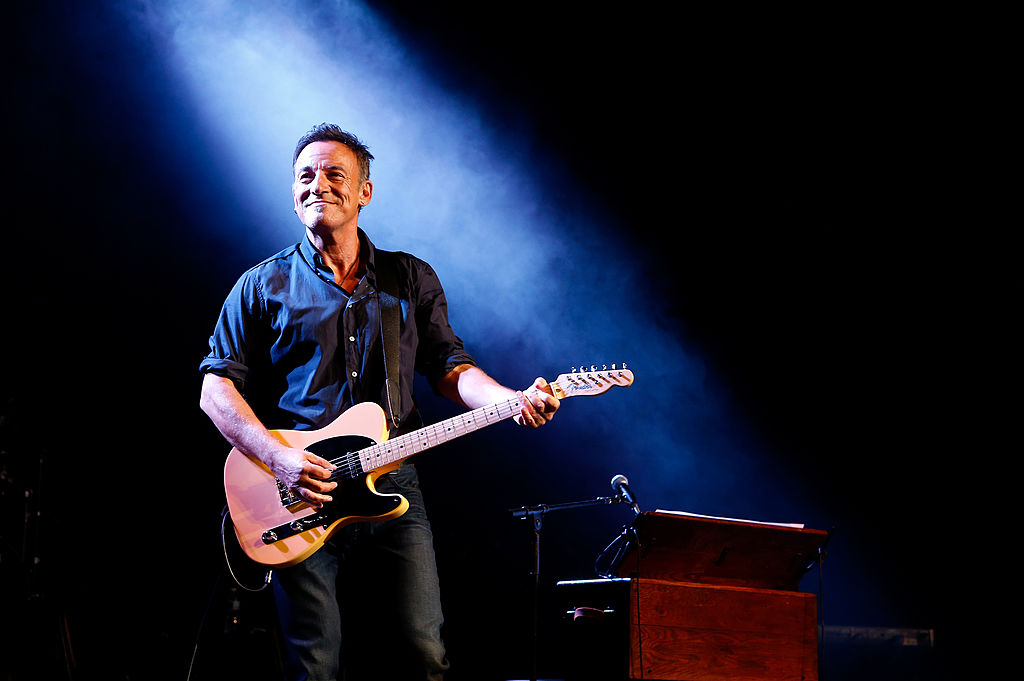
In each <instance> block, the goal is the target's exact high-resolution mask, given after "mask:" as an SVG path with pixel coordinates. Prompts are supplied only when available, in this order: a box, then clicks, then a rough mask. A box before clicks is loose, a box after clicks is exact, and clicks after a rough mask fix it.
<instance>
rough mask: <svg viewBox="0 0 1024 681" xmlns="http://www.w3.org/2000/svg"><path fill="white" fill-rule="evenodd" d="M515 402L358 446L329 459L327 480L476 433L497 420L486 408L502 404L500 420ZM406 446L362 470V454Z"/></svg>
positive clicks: (561, 384) (382, 455) (562, 386)
mask: <svg viewBox="0 0 1024 681" xmlns="http://www.w3.org/2000/svg"><path fill="white" fill-rule="evenodd" d="M581 373H582V372H581ZM595 373H596V374H597V376H598V378H599V379H600V378H602V373H604V372H595ZM619 375H620V376H621V375H622V374H621V373H620V374H619ZM588 378H589V376H588ZM603 379H604V380H605V381H607V382H609V383H615V381H613V380H612V379H611V375H610V374H609V373H605V375H604V376H603ZM565 380H566V381H568V382H570V383H574V384H575V381H572V380H571V379H568V378H567V379H565ZM552 386H553V387H554V388H557V389H558V390H560V391H561V392H562V393H565V391H566V387H567V385H566V382H565V381H563V380H556V381H554V382H553V383H552ZM518 403H519V400H518V398H511V399H509V400H507V401H505V402H504V403H502V402H497V403H495V404H491V405H487V406H484V407H480V408H478V409H474V410H472V411H469V412H466V413H465V414H462V415H460V416H456V417H453V418H451V419H447V420H445V421H442V422H440V423H435V424H433V425H430V426H425V427H424V428H421V429H419V430H416V431H413V432H412V433H406V434H405V435H402V436H399V437H397V438H395V439H393V440H384V441H382V442H376V443H374V444H372V445H370V446H368V447H364V448H363V449H359V450H356V451H354V452H346V453H345V454H343V455H342V456H340V457H338V458H336V459H334V460H331V463H332V464H333V465H334V466H336V467H337V468H336V470H335V472H334V473H333V474H332V475H331V477H330V478H329V479H330V480H336V479H337V478H338V477H339V476H341V477H344V478H346V479H349V480H354V479H356V478H358V477H360V476H361V475H362V474H363V473H369V472H371V471H373V470H376V469H377V468H380V467H381V466H382V465H387V464H389V463H394V462H395V461H402V460H404V459H407V458H409V457H410V456H412V455H413V454H416V453H418V451H425V450H426V449H430V448H431V447H434V446H436V445H439V444H444V443H445V442H448V441H449V440H452V439H455V438H457V437H460V436H462V435H466V434H468V433H472V432H475V431H476V430H479V429H480V428H483V427H485V426H487V425H490V424H491V423H496V422H497V421H488V420H487V417H486V413H487V412H488V410H494V411H496V412H497V413H499V414H501V413H502V407H504V409H506V410H509V411H508V413H507V414H505V415H502V416H500V417H499V419H498V420H499V421H503V420H505V419H508V418H511V417H514V416H515V413H516V412H515V410H514V409H513V407H515V406H518ZM481 416H483V417H484V422H483V423H482V424H480V423H479V417H481ZM460 422H461V423H462V424H463V425H464V426H465V429H464V430H461V431H459V430H458V429H457V428H456V426H457V425H459V424H460ZM445 424H451V425H450V426H448V427H444V426H445ZM442 427H444V432H442ZM453 429H455V432H454V433H451V434H450V435H449V433H448V431H452V430H453ZM414 436H415V437H414ZM421 436H422V437H423V444H424V446H423V447H422V448H420V449H419V450H418V451H417V450H416V447H415V443H416V442H418V441H419V440H420V437H421ZM407 445H411V447H410V449H412V450H414V451H413V452H412V454H405V453H402V454H401V455H400V456H398V457H397V458H393V459H391V460H385V461H379V462H378V465H372V466H370V468H369V469H365V470H364V465H363V455H364V454H365V455H368V458H369V457H370V456H373V452H374V450H377V454H376V457H377V458H378V459H383V458H385V455H389V454H391V452H392V450H394V449H395V447H396V446H397V447H398V449H399V450H401V449H404V448H405V447H406V446H407Z"/></svg>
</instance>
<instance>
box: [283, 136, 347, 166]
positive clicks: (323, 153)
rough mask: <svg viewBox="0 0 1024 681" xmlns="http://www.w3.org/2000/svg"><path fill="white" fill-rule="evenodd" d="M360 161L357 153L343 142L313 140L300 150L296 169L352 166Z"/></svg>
mask: <svg viewBox="0 0 1024 681" xmlns="http://www.w3.org/2000/svg"><path fill="white" fill-rule="evenodd" d="M357 163H358V159H356V154H355V152H354V151H352V150H351V149H349V148H348V147H347V146H345V145H344V144H342V143H341V142H334V141H326V142H312V143H310V144H307V145H306V147H305V148H304V149H303V150H302V151H300V152H299V156H298V158H296V159H295V169H296V170H298V169H300V168H312V167H319V168H329V167H351V166H353V165H356V164H357Z"/></svg>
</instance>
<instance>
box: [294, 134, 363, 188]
mask: <svg viewBox="0 0 1024 681" xmlns="http://www.w3.org/2000/svg"><path fill="white" fill-rule="evenodd" d="M313 142H340V143H342V144H344V145H345V146H346V147H348V148H349V149H351V150H352V153H354V154H355V155H356V160H358V161H359V172H360V174H361V175H362V178H360V179H361V180H363V181H364V182H365V181H366V180H369V179H370V161H371V160H372V159H373V154H371V153H370V150H369V149H367V147H366V145H365V144H363V143H362V142H360V141H359V138H358V137H356V136H355V135H353V134H352V133H350V132H345V131H344V130H342V129H341V128H340V127H338V126H337V125H335V124H334V123H321V124H320V125H314V126H313V127H312V128H310V130H309V132H307V133H306V134H305V135H303V136H302V137H301V138H299V142H298V144H296V145H295V153H294V154H292V168H294V167H295V161H297V160H298V159H299V154H301V153H302V150H303V149H305V148H306V147H308V146H309V145H310V144H312V143H313Z"/></svg>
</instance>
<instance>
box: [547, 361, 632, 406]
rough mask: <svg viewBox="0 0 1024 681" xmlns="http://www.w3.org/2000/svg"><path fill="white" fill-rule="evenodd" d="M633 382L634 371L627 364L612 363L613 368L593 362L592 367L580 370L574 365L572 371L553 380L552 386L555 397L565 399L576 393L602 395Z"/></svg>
mask: <svg viewBox="0 0 1024 681" xmlns="http://www.w3.org/2000/svg"><path fill="white" fill-rule="evenodd" d="M632 384H633V372H632V371H630V370H629V369H627V368H626V365H625V364H623V365H622V366H621V367H617V366H616V365H614V364H612V366H611V368H608V365H606V364H602V365H601V368H598V367H597V366H596V365H593V364H592V365H590V367H580V368H579V371H577V370H576V367H573V368H572V371H571V372H570V373H568V374H559V376H558V378H556V379H555V380H554V381H552V382H551V388H552V390H553V391H554V393H555V397H557V398H558V399H560V400H564V399H565V398H566V397H575V396H576V395H600V394H601V393H605V392H608V391H609V390H611V389H612V388H614V387H615V386H621V387H623V388H625V387H627V386H630V385H632Z"/></svg>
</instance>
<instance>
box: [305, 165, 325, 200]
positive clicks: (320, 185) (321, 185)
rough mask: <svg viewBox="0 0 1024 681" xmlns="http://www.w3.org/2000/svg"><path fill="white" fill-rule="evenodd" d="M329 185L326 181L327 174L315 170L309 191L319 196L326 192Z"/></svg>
mask: <svg viewBox="0 0 1024 681" xmlns="http://www.w3.org/2000/svg"><path fill="white" fill-rule="evenodd" d="M329 187H330V184H329V183H328V182H327V176H326V175H325V174H324V173H323V171H320V170H318V171H316V174H315V175H313V181H312V182H311V183H310V185H309V191H310V192H312V193H313V194H315V195H317V196H319V195H321V194H323V193H324V192H326V191H327V190H328V189H329Z"/></svg>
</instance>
